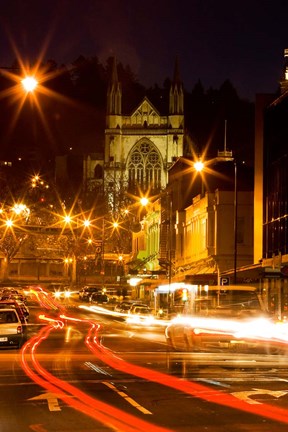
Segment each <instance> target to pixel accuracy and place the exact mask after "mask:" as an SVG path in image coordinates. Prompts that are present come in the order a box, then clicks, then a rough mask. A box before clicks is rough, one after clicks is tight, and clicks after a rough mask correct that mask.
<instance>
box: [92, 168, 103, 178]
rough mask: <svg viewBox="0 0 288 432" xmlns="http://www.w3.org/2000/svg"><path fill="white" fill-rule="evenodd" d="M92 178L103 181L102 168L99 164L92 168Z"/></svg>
mask: <svg viewBox="0 0 288 432" xmlns="http://www.w3.org/2000/svg"><path fill="white" fill-rule="evenodd" d="M94 178H95V179H97V180H101V179H103V168H102V166H101V165H99V164H97V165H96V166H95V168H94Z"/></svg>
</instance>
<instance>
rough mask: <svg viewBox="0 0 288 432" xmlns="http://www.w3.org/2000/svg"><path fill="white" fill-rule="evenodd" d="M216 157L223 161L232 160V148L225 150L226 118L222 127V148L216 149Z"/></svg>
mask: <svg viewBox="0 0 288 432" xmlns="http://www.w3.org/2000/svg"><path fill="white" fill-rule="evenodd" d="M217 159H218V160H219V159H221V160H223V161H230V160H231V161H232V160H234V158H233V153H232V150H227V120H225V127H224V150H222V151H221V150H218V153H217Z"/></svg>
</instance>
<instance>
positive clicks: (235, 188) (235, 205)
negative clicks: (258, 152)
mask: <svg viewBox="0 0 288 432" xmlns="http://www.w3.org/2000/svg"><path fill="white" fill-rule="evenodd" d="M237 219H238V190H237V162H236V160H235V159H234V267H233V283H234V285H236V284H237V252H238V251H237V228H238V224H237Z"/></svg>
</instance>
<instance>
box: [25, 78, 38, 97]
mask: <svg viewBox="0 0 288 432" xmlns="http://www.w3.org/2000/svg"><path fill="white" fill-rule="evenodd" d="M21 83H22V86H23V88H24V90H25V91H26V92H27V93H31V92H33V91H34V90H35V89H36V87H37V85H38V81H37V80H36V78H34V77H32V76H26V77H25V78H23V79H22V81H21Z"/></svg>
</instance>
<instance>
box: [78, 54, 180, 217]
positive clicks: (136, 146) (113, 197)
mask: <svg viewBox="0 0 288 432" xmlns="http://www.w3.org/2000/svg"><path fill="white" fill-rule="evenodd" d="M122 97H123V98H125V94H123V95H122V87H121V83H120V82H119V80H118V73H117V66H116V61H115V60H114V64H113V71H112V76H111V81H110V84H109V86H108V90H107V114H106V129H105V154H104V161H103V165H102V164H101V162H100V161H99V160H97V158H95V159H94V160H93V158H89V161H88V163H87V161H86V163H87V165H86V167H85V166H84V172H85V174H86V175H85V176H86V178H87V180H88V182H89V179H90V181H91V180H92V178H93V177H94V178H95V177H97V176H98V179H99V180H100V178H99V177H101V176H99V173H100V172H101V169H100V164H101V165H102V169H103V176H102V178H103V186H104V192H105V194H107V196H108V197H109V198H108V199H109V204H110V208H113V209H114V210H117V207H118V205H119V202H122V204H123V193H125V194H126V193H127V192H128V193H130V194H131V195H133V196H141V195H143V194H152V195H154V194H158V193H160V192H161V190H163V189H164V188H165V187H166V184H167V182H168V170H169V168H170V167H171V166H172V165H173V163H174V162H175V161H176V160H177V159H178V158H179V157H181V156H182V155H183V137H184V94H183V86H182V83H181V81H180V78H179V71H178V63H177V61H176V63H175V70H174V77H173V80H172V82H171V87H170V93H169V107H167V112H168V115H163V113H161V112H159V110H158V108H157V107H156V106H154V105H153V103H152V102H151V101H150V100H149V99H148V98H147V97H144V98H143V100H142V101H141V102H140V103H139V104H138V106H135V108H134V110H133V112H130V113H127V112H125V113H124V112H123V111H122ZM99 180H98V181H99ZM95 181H97V179H96V180H95ZM95 181H94V182H95ZM92 182H93V180H92ZM121 196H122V198H121ZM117 201H118V204H117Z"/></svg>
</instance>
